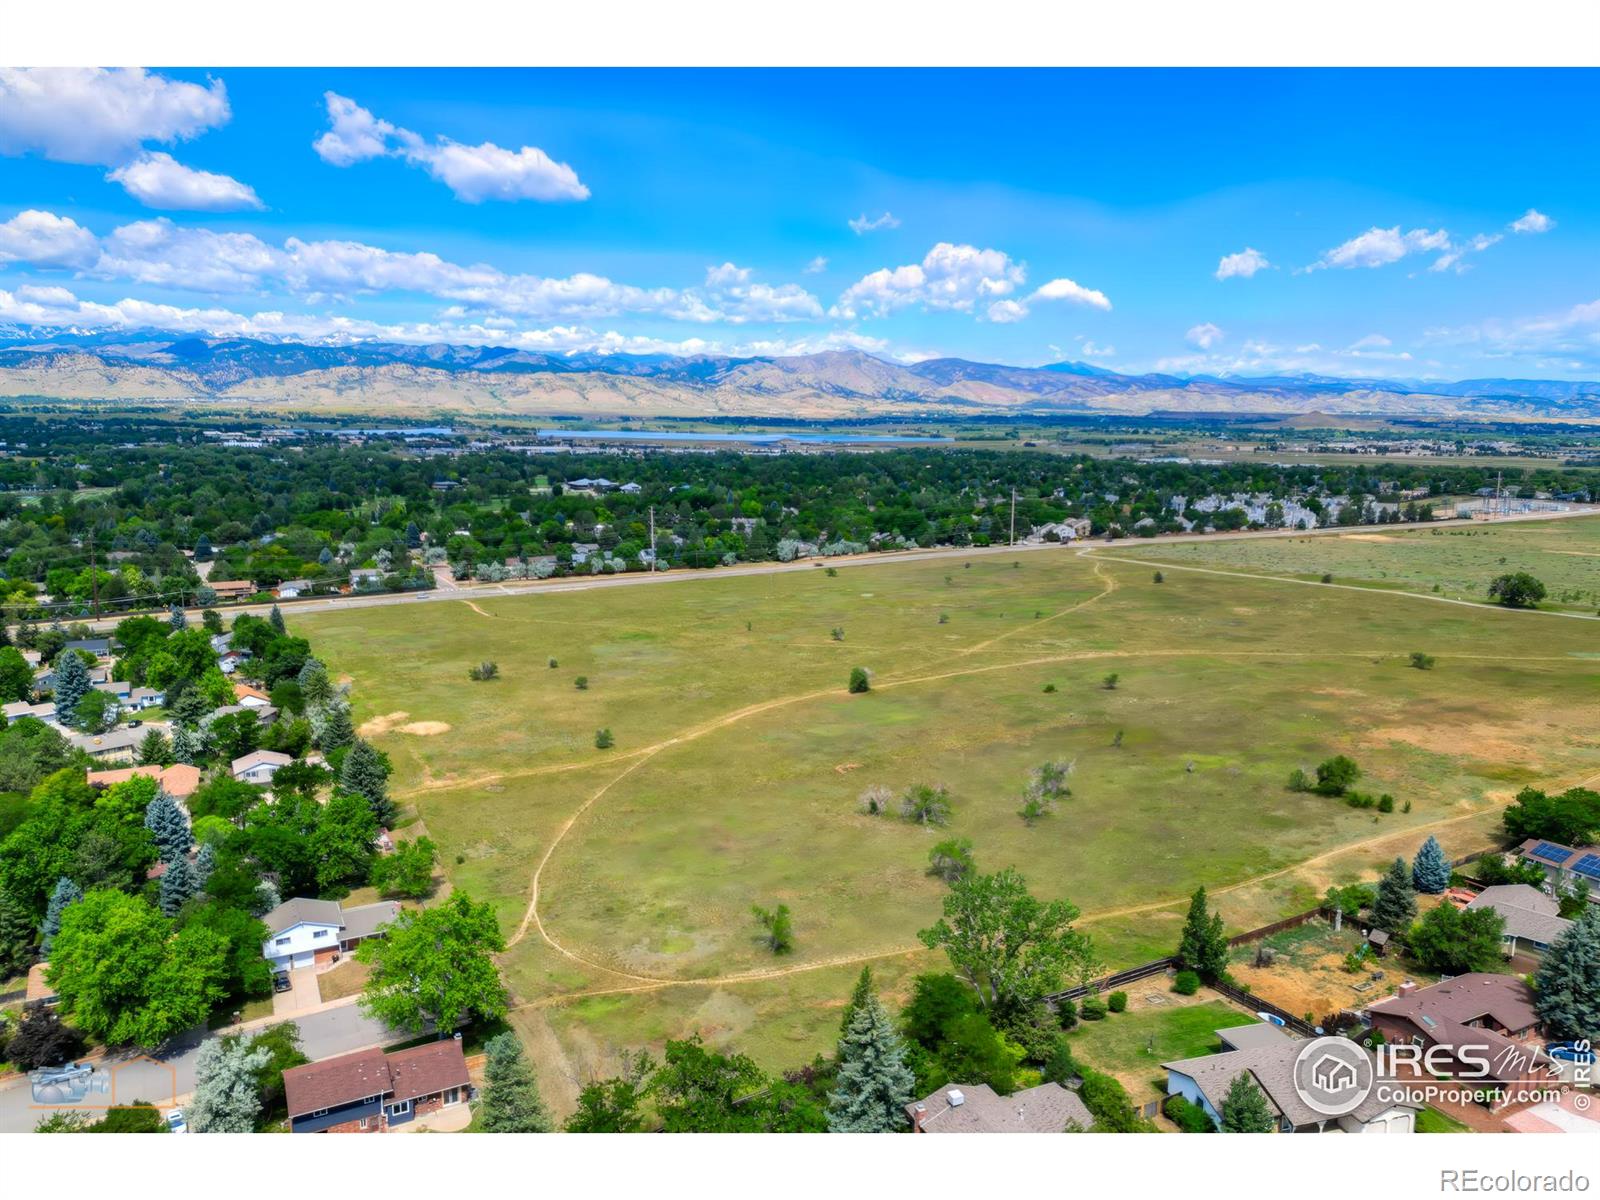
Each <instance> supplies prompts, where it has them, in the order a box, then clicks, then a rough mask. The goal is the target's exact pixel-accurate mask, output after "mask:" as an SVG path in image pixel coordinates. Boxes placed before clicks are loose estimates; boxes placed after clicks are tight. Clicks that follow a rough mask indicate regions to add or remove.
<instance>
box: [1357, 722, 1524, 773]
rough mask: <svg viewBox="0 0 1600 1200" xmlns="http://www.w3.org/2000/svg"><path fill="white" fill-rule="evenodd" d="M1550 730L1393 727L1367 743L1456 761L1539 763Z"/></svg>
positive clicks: (1484, 725)
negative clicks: (1395, 745)
mask: <svg viewBox="0 0 1600 1200" xmlns="http://www.w3.org/2000/svg"><path fill="white" fill-rule="evenodd" d="M1546 737H1548V730H1547V729H1546V728H1545V727H1544V726H1540V725H1531V724H1530V725H1525V726H1517V725H1508V724H1506V723H1505V722H1504V721H1473V722H1465V723H1463V722H1451V723H1441V724H1438V725H1391V726H1388V727H1386V728H1382V729H1374V730H1371V731H1370V732H1368V733H1367V734H1366V735H1365V740H1367V741H1369V742H1377V743H1393V742H1400V743H1402V744H1404V745H1407V746H1415V747H1416V748H1417V749H1419V750H1428V751H1431V752H1432V753H1434V754H1448V755H1451V756H1452V757H1458V758H1470V759H1486V760H1488V761H1490V762H1506V761H1516V762H1524V763H1537V762H1539V761H1540V759H1539V758H1538V756H1537V749H1538V747H1539V745H1540V744H1541V742H1542V740H1543V739H1544V738H1546Z"/></svg>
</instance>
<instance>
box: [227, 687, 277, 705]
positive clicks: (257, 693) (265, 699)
mask: <svg viewBox="0 0 1600 1200" xmlns="http://www.w3.org/2000/svg"><path fill="white" fill-rule="evenodd" d="M233 698H234V699H235V700H237V701H238V705H237V707H240V708H271V707H272V697H271V696H269V695H267V693H265V692H263V691H262V690H261V689H260V688H258V687H251V686H250V685H249V684H248V683H236V684H234V685H233ZM229 707H230V708H232V707H235V706H234V705H229Z"/></svg>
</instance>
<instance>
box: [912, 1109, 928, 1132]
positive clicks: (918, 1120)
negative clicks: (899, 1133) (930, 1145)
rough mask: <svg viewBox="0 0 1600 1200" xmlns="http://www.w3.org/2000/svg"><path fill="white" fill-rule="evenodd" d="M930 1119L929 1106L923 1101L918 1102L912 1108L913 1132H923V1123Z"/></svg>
mask: <svg viewBox="0 0 1600 1200" xmlns="http://www.w3.org/2000/svg"><path fill="white" fill-rule="evenodd" d="M927 1119H928V1106H927V1105H926V1104H923V1103H922V1102H921V1101H918V1102H917V1105H916V1107H915V1108H913V1109H912V1110H911V1129H912V1132H913V1133H922V1132H923V1128H922V1123H923V1122H924V1121H926V1120H927Z"/></svg>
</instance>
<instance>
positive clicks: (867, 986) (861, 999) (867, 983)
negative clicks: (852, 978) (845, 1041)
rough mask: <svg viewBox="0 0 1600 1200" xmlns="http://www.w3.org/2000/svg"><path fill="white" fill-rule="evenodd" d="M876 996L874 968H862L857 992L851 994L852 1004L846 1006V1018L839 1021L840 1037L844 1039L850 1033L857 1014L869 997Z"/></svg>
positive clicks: (856, 988)
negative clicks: (851, 1023) (873, 976)
mask: <svg viewBox="0 0 1600 1200" xmlns="http://www.w3.org/2000/svg"><path fill="white" fill-rule="evenodd" d="M875 994H876V988H875V987H874V985H873V980H872V968H871V967H862V968H861V974H860V975H858V976H857V977H856V987H855V991H853V992H851V993H850V1003H849V1004H847V1005H845V1006H844V1016H843V1017H841V1018H840V1019H839V1036H840V1037H841V1038H842V1037H844V1035H845V1034H847V1033H849V1032H850V1022H852V1021H854V1020H855V1019H856V1013H858V1012H860V1011H861V1008H862V1006H863V1005H865V1004H866V1002H867V1000H868V998H869V997H871V996H873V995H875Z"/></svg>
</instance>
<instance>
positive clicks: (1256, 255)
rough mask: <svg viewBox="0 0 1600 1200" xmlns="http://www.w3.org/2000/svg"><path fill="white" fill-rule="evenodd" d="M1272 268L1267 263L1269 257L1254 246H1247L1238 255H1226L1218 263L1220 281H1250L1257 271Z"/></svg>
mask: <svg viewBox="0 0 1600 1200" xmlns="http://www.w3.org/2000/svg"><path fill="white" fill-rule="evenodd" d="M1270 266H1272V264H1271V263H1270V262H1268V261H1267V256H1266V255H1265V254H1263V253H1261V251H1259V250H1257V249H1255V248H1254V247H1252V246H1246V247H1245V248H1244V249H1243V250H1241V251H1239V253H1237V254H1224V255H1223V256H1222V259H1221V261H1219V262H1218V263H1217V278H1218V279H1236V278H1237V279H1249V278H1250V277H1251V276H1252V275H1254V274H1255V273H1256V272H1257V271H1265V270H1266V269H1267V268H1268V267H1270Z"/></svg>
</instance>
